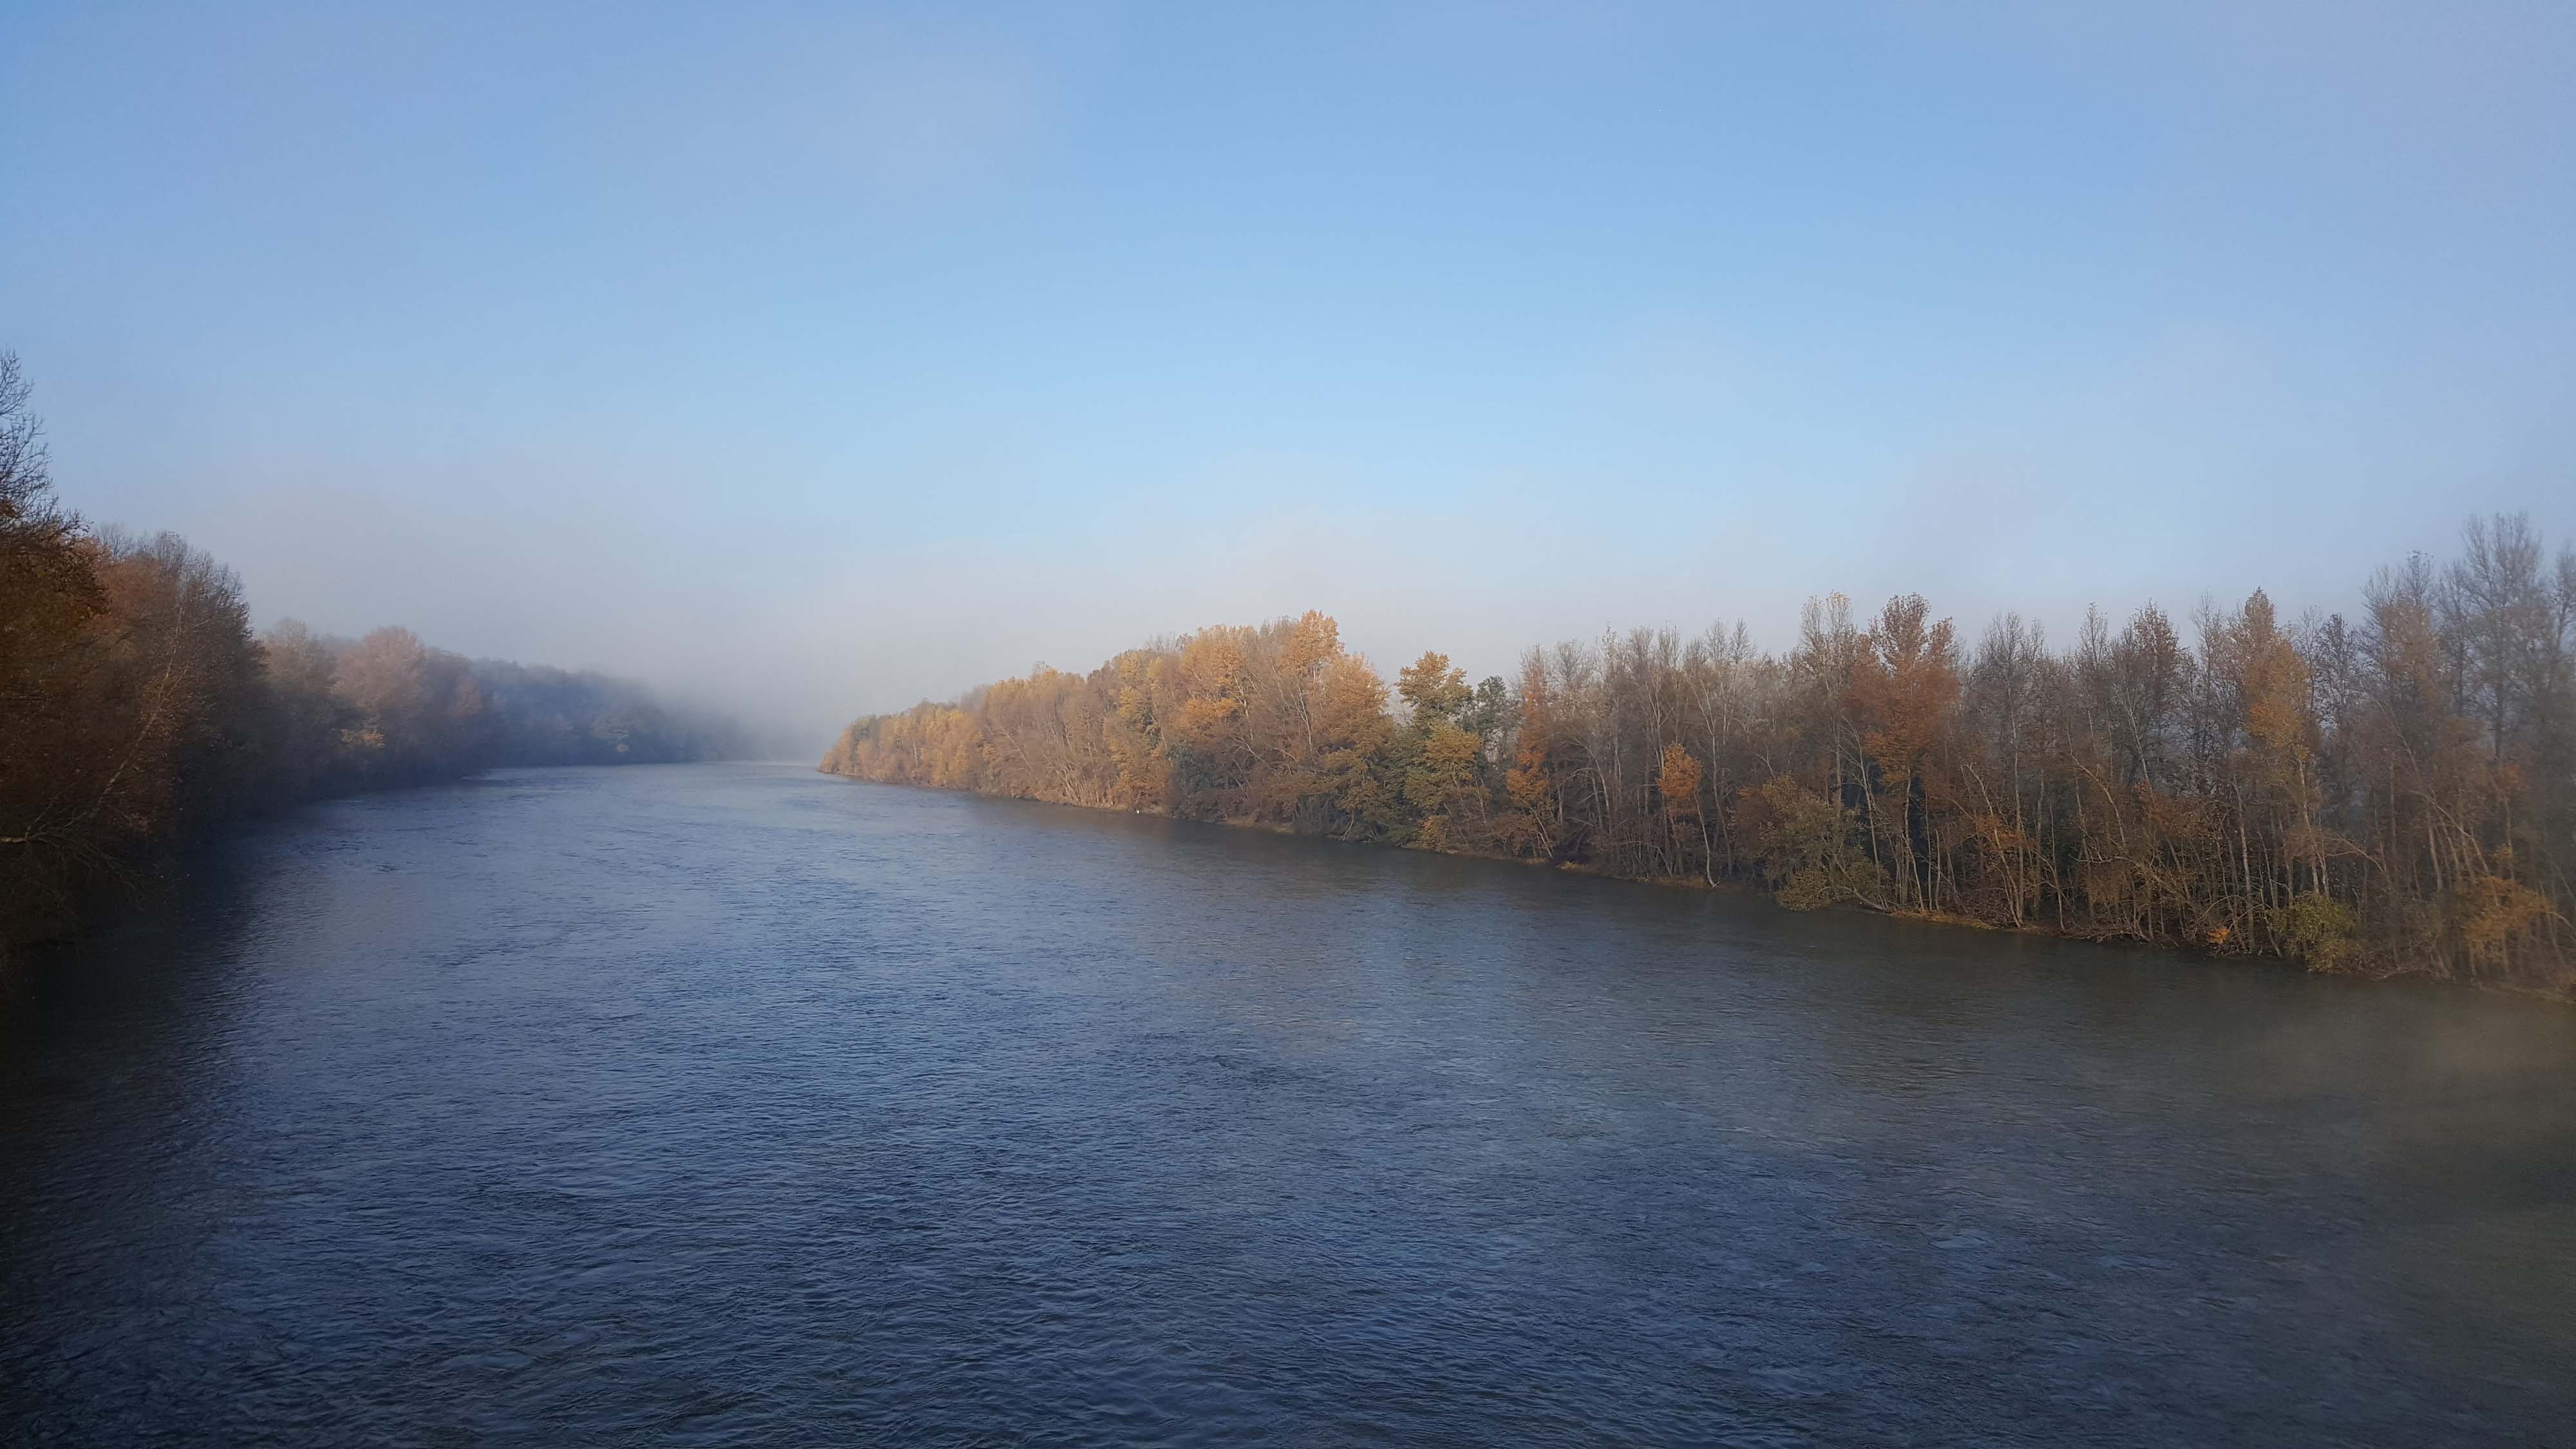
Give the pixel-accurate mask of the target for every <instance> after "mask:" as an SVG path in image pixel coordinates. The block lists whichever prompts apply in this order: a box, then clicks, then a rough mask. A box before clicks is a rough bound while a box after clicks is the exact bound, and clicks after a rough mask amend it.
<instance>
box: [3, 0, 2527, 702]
mask: <svg viewBox="0 0 2576 1449" xmlns="http://www.w3.org/2000/svg"><path fill="white" fill-rule="evenodd" d="M2571 75H2576V5H2569V4H2567V3H2564V0H2554V3H2538V4H2531V5H2499V4H2475V3H2461V0H2453V3H2442V4H2425V5H2387V4H2373V3H2367V0H2338V3H2323V0H2321V3H2314V4H2265V3H2260V0H2252V3H2248V0H2235V3H2214V4H2198V3H2191V0H2167V3H2159V4H2152V5H2140V6H2135V7H2114V6H2110V5H2090V4H2087V5H2065V4H2054V3H2041V4H2029V5H1977V4H1960V5H1950V4H1919V5H1914V4H1900V5H1887V6H1853V7H1844V6H1834V5H1805V4H1797V5H1792V4H1778V5H1761V6H1743V7H1725V6H1718V5H1706V4H1691V5H1681V6H1675V7H1669V8H1666V7H1654V6H1630V5H1619V4H1555V3H1551V4H1529V5H1518V6H1457V7H1453V6H1425V5H1388V4H1365V5H1350V6H1338V5H1318V4H1297V5H1276V6H1234V5H1191V4H1180V3H1171V4H1158V5H1084V4H1076V3H1061V4H1057V3H1050V4H1043V5H1036V6H1031V7H1028V8H1026V9H1011V8H1005V7H995V6H975V7H964V6H947V5H923V6H917V7H894V8H886V9H881V10H865V9H861V8H858V7H851V6H840V5H832V6H816V7H812V8H808V9H799V8H789V7H784V6H759V5H740V6H712V5H680V6H670V7H667V8H666V7H659V6H652V5H645V4H638V3H618V4H603V5H597V6H576V5H547V4H536V5H527V4H511V5H492V6H480V5H473V4H463V3H446V4H438V5H421V6H412V7H406V8H405V9H403V10H401V11H398V10H397V8H396V7H391V6H376V5H357V6H351V5H313V6H309V7H269V6H262V5H223V6H203V5H187V6H171V7H167V8H163V7H156V6H141V5H114V4H63V5H54V4H49V3H42V0H34V3H31V0H7V3H6V4H0V347H7V348H12V349H14V350H16V351H17V352H18V353H19V354H20V356H21V359H22V361H23V363H24V365H25V367H26V370H27V372H28V374H29V375H30V377H31V378H32V380H33V381H34V382H35V383H36V384H37V386H38V388H39V393H38V406H39V410H40V411H41V412H42V413H43V414H44V415H45V416H46V418H47V420H48V422H49V425H50V431H51V436H52V440H53V445H54V452H55V459H56V466H55V473H56V478H57V481H58V483H59V484H60V486H61V488H62V490H63V492H64V494H65V495H66V497H67V498H68V499H69V500H70V501H71V502H72V503H73V504H75V505H76V506H78V507H80V508H81V509H82V510H83V511H84V512H86V513H87V514H89V515H90V516H92V517H93V518H96V519H99V520H101V521H113V522H120V523H124V524H127V525H129V526H134V527H141V528H164V527H166V528H173V529H177V530H179V531H181V532H183V533H185V534H187V535H188V536H189V537H190V538H191V539H192V540H193V541H195V542H197V543H199V544H200V545H202V546H204V547H206V548H208V549H210V550H211V551H213V552H214V553H215V554H217V555H218V556H220V557H221V558H223V559H225V560H226V561H228V562H231V563H232V564H234V565H235V566H236V567H238V568H239V569H240V571H241V573H242V575H243V577H244V579H245V581H246V583H247V584H248V586H249V589H250V591H251V594H252V596H253V599H254V602H255V604H256V606H257V609H258V613H259V615H260V617H261V619H262V620H263V622H265V621H267V620H272V619H275V618H277V617H280V616H284V615H294V616H298V617H302V618H304V619H306V620H308V621H309V622H311V623H312V624H314V625H315V626H316V627H318V628H324V629H330V630H336V631H341V632H357V631H361V630H363V629H366V628H368V627H370V626H373V625H375V624H378V623H384V622H401V623H407V624H410V625H412V626H413V627H415V628H417V629H419V630H420V631H421V632H422V633H423V634H424V635H425V636H427V637H428V638H430V639H432V640H433V641H434V642H437V643H441V644H444V645H447V646H449V647H451V648H456V649H460V650H463V651H466V652H469V653H475V654H495V655H502V656H508V657H517V658H523V659H529V660H542V661H549V662H557V663H564V664H572V665H596V666H603V667H610V668H615V669H619V670H624V671H628V672H635V673H641V674H645V675H647V676H650V677H656V678H660V679H664V680H675V681H691V682H698V683H713V684H717V685H720V686H722V687H726V688H729V689H737V690H740V691H742V692H744V693H745V695H746V696H747V697H748V698H750V699H751V700H752V701H753V702H754V703H755V704H756V705H757V706H758V707H760V708H763V709H777V710H781V711H784V712H787V713H789V714H791V715H793V716H794V717H795V718H797V719H798V720H799V721H801V722H803V723H804V724H805V725H806V727H807V730H808V732H809V733H819V732H820V731H821V730H822V729H823V728H825V727H826V726H827V725H829V724H836V723H837V722H838V721H839V719H840V718H842V717H844V716H846V714H848V713H849V712H852V711H855V710H858V709H860V708H873V707H882V706H890V705H901V704H905V703H909V702H910V701H912V700H914V699H917V698H920V697H922V696H924V695H938V696H945V695H948V694H952V693H954V692H955V691H957V690H958V689H959V688H961V687H963V686H966V685H968V684H971V683H974V682H976V681H978V680H980V679H983V678H986V677H988V676H990V675H993V674H995V673H997V672H1007V671H1016V670H1019V669H1022V668H1025V667H1026V666H1027V665H1028V664H1029V663H1030V662H1031V661H1033V660H1039V659H1043V660H1046V661H1048V662H1051V663H1055V664H1059V665H1063V666H1067V667H1076V668H1082V667H1088V666H1090V665H1091V664H1093V663H1095V662H1097V661H1098V660H1099V659H1100V658H1101V657H1102V656H1103V655H1105V654H1107V653H1108V652H1110V651H1112V650H1114V649H1116V648H1119V647H1123V646H1124V645H1127V644H1129V643H1132V642H1136V641H1138V640H1140V639H1142V638H1143V637H1145V636H1147V635H1150V634H1155V633H1166V632H1177V631H1180V630H1185V629H1188V628H1190V627H1193V626H1196V625H1200V624H1205V623H1211V622H1232V621H1250V620H1253V619H1258V618H1262V617H1266V616H1270V615H1274V614H1279V613H1286V612H1295V611H1299V610H1302V609H1305V608H1308V607H1320V608H1324V609H1326V610H1329V611H1332V612H1334V613H1336V614H1338V615H1339V616H1340V617H1341V618H1342V620H1343V624H1344V634H1345V638H1346V639H1348V640H1350V641H1351V642H1353V643H1354V644H1356V645H1358V646H1359V647H1362V648H1364V649H1366V650H1368V651H1369V652H1370V653H1371V654H1372V655H1374V656H1375V657H1376V658H1377V660H1378V662H1379V665H1380V667H1381V668H1382V669H1384V670H1386V671H1388V672H1392V670H1393V668H1394V666H1395V665H1396V664H1398V663H1401V662H1404V661H1405V660H1407V659H1410V658H1411V657H1412V655H1414V654H1416V653H1418V652H1420V651H1421V650H1422V649H1423V648H1425V647H1441V648H1444V649H1447V650H1448V651H1449V652H1451V653H1452V654H1454V655H1456V656H1458V657H1459V658H1460V660H1461V662H1462V663H1465V664H1466V665H1468V666H1469V667H1470V668H1471V669H1472V670H1474V671H1475V672H1478V673H1484V672H1502V671H1506V670H1508V668H1509V666H1510V664H1511V661H1512V658H1513V656H1514V654H1515V653H1516V652H1517V650H1518V648H1519V647H1520V646H1521V645H1522V644H1525V643H1530V642H1536V641H1541V640H1548V639H1555V638H1562V637H1568V636H1573V635H1583V634H1590V633H1594V632H1597V631H1598V630H1599V629H1601V628H1602V627H1603V626H1605V625H1619V626H1627V625H1631V624H1672V625H1676V626H1680V627H1682V628H1685V629H1689V630H1696V629H1698V628H1699V627H1701V626H1703V625H1705V624H1706V623H1708V622H1710V621H1711V620H1713V619H1718V618H1727V619H1733V618H1737V617H1742V618H1744V619H1746V620H1748V621H1749V622H1750V623H1751V624H1752V625H1753V627H1754V630H1755V632H1756V634H1757V635H1758V636H1760V637H1762V638H1763V639H1764V640H1765V641H1766V642H1771V643H1779V642H1783V641H1784V640H1785V639H1786V637H1787V633H1788V630H1789V627H1790V625H1791V622H1792V621H1793V620H1794V617H1795V611H1796V607H1797V604H1798V601H1799V600H1800V599H1801V598H1803V597H1805V596H1806V595H1808V594H1810V593H1815V592H1820V591H1823V590H1827V589H1841V590H1844V591H1846V592H1848V593H1850V594H1852V595H1854V596H1855V597H1856V598H1857V599H1859V600H1861V601H1862V602H1863V603H1864V604H1865V605H1869V604H1874V603H1875V602H1876V601H1877V600H1878V599H1880V598H1883V597H1884V596H1885V595H1887V594H1888V593H1890V592H1894V591H1897V590H1901V589H1914V590H1919V591H1921V592H1923V593H1925V594H1927V595H1929V596H1930V597H1931V598H1932V600H1933V602H1934V604H1935V606H1936V608H1938V609H1939V610H1941V611H1942V612H1946V613H1952V614H1955V615H1957V616H1959V618H1960V619H1961V622H1962V624H1963V625H1966V626H1968V627H1969V628H1970V629H1971V630H1973V629H1974V627H1976V626H1977V625H1978V624H1980V623H1982V621H1983V620H1984V618H1985V617H1986V616H1987V615H1988V614H1990V613H1991V612H1992V611H1993V610H1995V609H1996V608H1998V607H2002V606H2006V605H2011V606H2017V607H2020V608H2022V609H2024V610H2025V611H2027V612H2031V613H2035V614H2038V615H2040V616H2042V617H2043V618H2045V619H2047V620H2049V621H2050V622H2051V623H2052V624H2054V625H2056V626H2058V627H2059V628H2060V629H2061V631H2062V630H2063V627H2064V626H2065V625H2066V624H2067V623H2068V622H2069V621H2071V620H2072V619H2073V618H2074V617H2076V616H2078V615H2080V613H2081V611H2082V609H2083V607H2084V606H2085V604H2086V603H2088V602H2093V601H2098V602H2100V603H2101V604H2103V605H2104V606H2106V607H2108V608H2111V609H2114V610H2119V611H2125V610H2127V609H2128V608H2130V607H2132V606H2134V605H2135V604H2136V603H2138V602H2140V601H2142V600H2145V599H2148V598H2154V599H2156V600H2158V601H2160V602H2164V603H2166V604H2168V605H2170V606H2174V607H2176V608H2177V609H2185V610H2187V609H2188V608H2189V607H2190V605H2191V604H2192V603H2193V602H2195V601H2196V600H2197V599H2198V598H2199V596H2200V595H2202V594H2203V593H2204V592H2215V593H2219V594H2222V595H2228V596H2236V595H2241V594H2242V593H2244V592H2245V591H2246V590H2248V589H2251V588H2252V587H2254V586H2256V585H2262V586H2265V587H2268V588H2269V589H2271V590H2272V592H2273V594H2274V595H2275V597H2276V598H2278V599H2280V600H2281V601H2282V602H2283V603H2284V604H2285V605H2287V606H2289V607H2291V608H2293V609H2296V608H2299V607H2305V606H2312V605H2313V606H2321V607H2327V608H2349V607H2350V606H2351V605H2352V603H2353V601H2354V599H2355V597H2356V596H2357V593H2358V590H2359V587H2360V585H2361V583H2362V580H2363V579H2364V577H2365V576H2366V575H2367V573H2368V571H2369V569H2370V567H2371V566H2372V565H2374V564H2377V563H2380V562H2383V561H2388V560H2393V559H2395V558H2398V557H2401V556H2402V555H2403V554H2404V553H2406V552H2407V551H2408V550H2410V549H2415V548H2428V549H2433V550H2445V549H2447V548H2448V547H2449V546H2450V545H2451V542H2452V540H2453V538H2454V537H2455V535H2456V532H2457V528H2458V525H2459V523H2460V521H2461V519H2462V518H2463V517H2464V516H2465V515H2467V514H2468V513H2469V512H2471V511H2472V510H2491V509H2528V510H2530V511H2531V512H2532V513H2533V514H2534V516H2535V519H2536V521H2537V522H2539V523H2540V524H2541V525H2542V527H2543V528H2544V529H2545V530H2547V531H2548V532H2549V533H2550V534H2551V535H2552V536H2553V537H2554V538H2566V537H2569V536H2570V535H2571V534H2576V406H2571V401H2576V387H2571V384H2572V383H2576V82H2571V81H2570V79H2569V77H2570V76H2571Z"/></svg>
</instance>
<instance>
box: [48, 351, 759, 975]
mask: <svg viewBox="0 0 2576 1449" xmlns="http://www.w3.org/2000/svg"><path fill="white" fill-rule="evenodd" d="M28 396H29V388H28V384H27V382H26V380H25V378H24V377H23V375H22V373H21V371H20V368H19V364H18V361H17V359H16V358H15V357H14V356H11V355H9V354H6V353H0V949H5V947H6V946H7V945H8V944H9V943H11V942H14V941H24V940H27V939H30V938H33V937H36V936H41V935H45V934H50V933H55V932H59V931H62V930H65V929H67V928H69V927H70V926H72V925H73V924H75V923H76V922H77V921H78V920H79V918H80V917H81V915H82V914H83V910H84V907H85V906H86V905H88V904H90V903H92V902H93V901H95V900H96V899H97V898H99V897H100V896H101V895H103V894H105V893H107V892H108V891H110V890H111V889H112V888H113V887H115V886H117V885H118V884H119V883H122V882H125V881H128V880H130V879H132V878H133V876H134V874H135V873H136V871H137V870H138V868H139V867H140V866H141V865H142V864H143V863H144V862H145V861H146V860H147V859H148V857H149V856H150V854H151V853H152V852H153V851H154V850H155V849H157V848H159V847H162V846H165V845H167V844H169V843H171V842H173V841H175V840H177V839H179V838H181V837H182V836H184V835H185V834H187V833H188V832H190V831H193V830H197V829H200V828H202V827H204V826H207V825H210V824H213V823H216V822H219V821H222V820H224V819H227V818H231V817H234V816H238V815H241V814H245V813H248V812H253V811H258V810H263V809H269V808H274V807H277V806H280V805H285V804H291V803H294V802H296V801H301V800H309V799H313V798H316V797H319V796H324V795H331V794H339V793H346V792H350V791H356V790H368V789H377V788H383V787H387V786H395V785H406V784H417V783H423V782H428V781H435V780H446V779H454V778H457V777H459V776H462V775H467V774H471V773H473V772H475V771H478V770H482V769H486V768H490V767H493V766H497V765H520V764H528V765H536V764H617V763H649V762H666V761H681V760H698V759H711V758H719V757H725V756H730V755H738V754H740V753H741V752H742V750H743V746H744V743H745V741H744V740H743V738H742V733H741V730H740V727H739V726H738V725H735V724H734V723H733V722H732V721H730V720H728V719H724V718H719V717H714V716H707V715H701V714H697V713H693V712H690V711H686V710H678V709H673V708H670V707H667V706H665V705H663V704H661V703H659V702H658V701H657V700H655V698H654V697H653V696H652V694H651V693H650V692H649V691H647V690H646V689H644V688H643V687H642V686H640V685H637V684H633V683H630V682H627V681H623V680H617V679H611V678H608V677H606V676H603V675H597V674H570V673H566V672H564V671H562V670H559V669H547V668H535V667H529V666H523V665H518V664H508V663H500V662H496V661H488V660H486V661H469V660H467V659H466V658H465V657H464V656H462V655H458V654H453V653H450V652H448V651H446V650H443V649H437V648H433V647H431V646H430V645H427V644H425V643H423V642H422V641H421V640H420V639H419V637H418V636H416V635H414V634H413V633H412V632H411V631H410V630H408V629H400V628H387V629H378V630H376V631H375V632H374V633H371V634H368V635H367V636H365V637H364V638H361V639H354V640H352V639H338V638H330V637H325V636H321V635H316V634H314V633H312V632H311V631H310V630H308V629H306V628H305V627H304V626H303V625H302V624H299V623H296V622H294V621H291V620H290V621H287V622H284V623H281V624H279V625H278V626H277V627H276V628H274V629H272V630H270V631H269V632H268V634H267V635H266V636H265V637H261V636H255V635H254V634H253V633H252V630H251V627H250V614H249V609H248V607H247V605H246V604H245V602H244V600H243V597H242V588H241V580H240V579H239V578H238V577H236V576H235V575H234V573H233V572H232V570H230V569H228V568H225V567H224V566H223V565H221V564H219V563H217V562H216V561H215V560H214V559H212V558H210V557H208V556H207V555H206V554H205V553H203V552H201V551H199V550H197V549H194V548H191V547H189V546H188V544H187V543H186V542H185V541H184V540H182V539H180V538H179V537H178V536H176V535H174V534H167V533H164V534H157V535H153V536H151V537H138V536H133V535H128V534H125V533H121V532H118V531H115V530H100V529H93V528H90V527H88V526H86V525H84V524H83V523H82V521H81V520H80V519H79V518H78V517H77V516H76V515H74V514H72V513H70V512H68V511H66V510H64V509H63V508H62V507H61V505H60V504H59V502H58V501H57V500H56V499H55V497H54V493H53V486H52V479H51V476H50V473H49V470H48V466H47V457H46V450H45V447H44V441H43V437H42V434H41V432H40V431H39V429H38V426H37V423H36V420H35V418H34V416H33V415H32V414H31V413H30V412H29V410H28V407H27V403H28Z"/></svg>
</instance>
